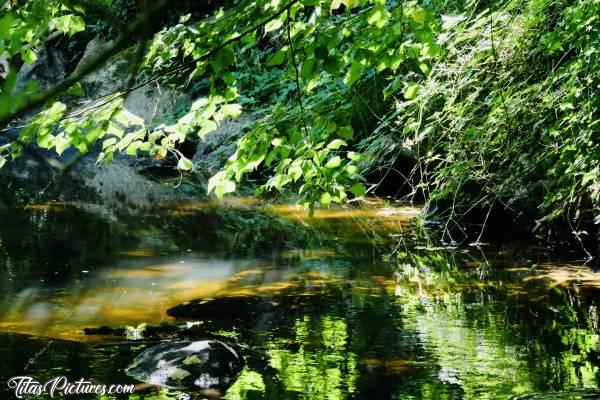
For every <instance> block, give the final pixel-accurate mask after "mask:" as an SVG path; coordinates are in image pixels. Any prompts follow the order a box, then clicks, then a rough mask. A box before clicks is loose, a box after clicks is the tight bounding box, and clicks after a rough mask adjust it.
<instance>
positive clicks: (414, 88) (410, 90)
mask: <svg viewBox="0 0 600 400" xmlns="http://www.w3.org/2000/svg"><path fill="white" fill-rule="evenodd" d="M420 88H421V87H420V86H419V84H418V83H416V82H409V83H408V84H407V85H406V87H405V88H404V92H402V94H403V95H404V98H405V99H407V100H413V99H414V98H416V97H417V94H419V89H420Z"/></svg>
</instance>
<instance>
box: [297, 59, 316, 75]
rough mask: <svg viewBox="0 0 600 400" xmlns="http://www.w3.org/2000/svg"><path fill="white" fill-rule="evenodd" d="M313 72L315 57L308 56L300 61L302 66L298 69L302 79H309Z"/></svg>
mask: <svg viewBox="0 0 600 400" xmlns="http://www.w3.org/2000/svg"><path fill="white" fill-rule="evenodd" d="M314 72H315V59H314V58H309V59H307V60H306V61H304V62H303V63H302V67H301V69H300V77H301V78H302V79H303V80H305V81H307V80H309V79H310V78H311V77H312V76H313V73H314Z"/></svg>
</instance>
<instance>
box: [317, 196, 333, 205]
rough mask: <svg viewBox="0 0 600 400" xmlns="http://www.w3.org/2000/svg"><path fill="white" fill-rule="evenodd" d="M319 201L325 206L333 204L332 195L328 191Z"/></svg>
mask: <svg viewBox="0 0 600 400" xmlns="http://www.w3.org/2000/svg"><path fill="white" fill-rule="evenodd" d="M319 203H321V204H323V205H324V206H325V207H329V205H330V204H331V195H330V194H329V193H327V192H325V193H323V194H322V195H321V198H320V199H319Z"/></svg>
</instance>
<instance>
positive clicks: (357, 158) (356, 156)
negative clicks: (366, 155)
mask: <svg viewBox="0 0 600 400" xmlns="http://www.w3.org/2000/svg"><path fill="white" fill-rule="evenodd" d="M348 158H349V159H350V160H352V161H360V160H361V159H362V155H361V154H359V153H356V152H354V151H349V152H348Z"/></svg>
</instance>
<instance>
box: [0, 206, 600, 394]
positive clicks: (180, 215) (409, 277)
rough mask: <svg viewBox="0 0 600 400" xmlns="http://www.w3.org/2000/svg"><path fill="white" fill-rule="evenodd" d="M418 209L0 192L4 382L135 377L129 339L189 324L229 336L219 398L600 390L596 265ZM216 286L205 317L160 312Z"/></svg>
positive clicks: (147, 341)
mask: <svg viewBox="0 0 600 400" xmlns="http://www.w3.org/2000/svg"><path fill="white" fill-rule="evenodd" d="M418 213H419V210H418V209H417V208H413V207H405V206H402V205H399V204H393V203H392V204H390V203H385V202H382V201H375V200H372V201H370V202H369V204H362V205H355V206H352V207H347V208H340V209H329V210H318V211H317V212H316V214H315V216H314V218H312V219H309V218H307V215H306V212H305V211H304V210H303V209H301V208H298V207H296V206H292V205H277V204H264V203H255V202H254V201H252V200H249V199H237V200H231V201H229V202H227V203H221V204H215V203H210V202H208V203H188V204H184V205H171V206H166V207H164V208H161V209H158V210H152V212H148V213H147V214H143V215H135V216H131V215H127V216H124V215H118V214H113V213H111V212H108V211H106V210H101V209H99V210H88V211H82V210H79V209H75V208H73V207H70V206H68V205H65V204H61V203H50V204H39V205H30V206H26V207H18V208H10V209H6V208H4V209H0V221H1V224H0V359H1V360H2V364H1V367H0V380H2V382H3V385H4V386H3V388H2V390H1V391H0V398H5V397H6V398H10V397H9V396H10V393H9V392H8V391H7V388H6V384H5V383H4V382H6V381H7V380H8V379H9V378H10V377H11V376H16V375H28V376H33V377H35V378H36V379H38V380H40V381H45V380H48V379H50V378H52V377H55V376H58V375H65V376H67V377H69V378H70V379H71V380H77V379H79V378H81V377H84V378H86V379H89V380H92V381H94V382H98V383H106V384H111V383H135V382H136V381H135V380H134V379H133V378H131V377H129V376H127V375H126V374H125V372H124V369H125V368H126V367H127V366H128V365H129V364H130V363H131V361H132V359H133V358H134V357H135V356H136V354H139V353H140V352H141V351H142V350H144V349H145V348H147V347H148V346H150V345H152V344H154V343H156V342H157V341H160V340H165V339H175V338H194V337H219V338H224V340H229V341H230V342H233V343H236V344H237V345H238V346H239V347H240V348H241V349H242V352H243V353H244V355H245V358H246V366H245V368H244V370H243V372H242V373H241V375H240V376H239V378H238V379H237V381H236V383H235V384H234V385H233V386H232V387H230V388H229V389H228V390H227V391H226V392H225V393H224V394H223V395H224V397H225V398H227V399H263V398H266V399H332V400H333V399H474V400H478V399H513V398H515V399H516V398H536V399H537V398H539V399H542V398H543V399H577V398H600V390H598V389H599V386H600V372H599V367H600V336H599V335H600V328H599V314H598V305H599V304H598V303H600V297H599V296H598V295H599V294H600V274H595V273H593V272H592V271H591V270H590V268H589V267H587V266H585V265H583V264H582V263H581V262H577V261H564V260H561V261H557V260H553V259H551V258H549V257H548V255H547V252H546V251H545V250H544V249H543V248H539V247H536V246H533V245H524V244H519V243H512V244H507V243H504V244H489V245H486V246H483V247H472V246H464V247H459V248H456V247H446V246H441V245H440V244H439V243H438V242H436V241H435V240H434V239H431V238H430V237H429V236H430V234H431V232H428V231H427V230H424V229H422V228H419V227H418V226H417V225H415V224H414V218H415V217H416V216H417V215H418ZM223 298H227V299H228V301H225V302H221V303H217V304H222V305H221V306H218V307H221V308H218V309H217V310H216V312H215V313H214V315H212V316H210V318H199V319H194V318H183V319H182V318H180V319H177V320H176V319H175V318H172V317H170V316H169V315H167V310H168V309H170V308H171V307H174V306H177V305H179V304H182V303H185V302H187V301H190V300H194V299H206V300H210V299H223ZM213 301H214V300H213ZM249 305H250V306H249ZM106 327H109V328H122V329H119V330H118V331H115V330H111V329H109V328H106ZM90 328H91V329H90ZM98 328H101V329H98ZM189 396H191V397H192V398H194V396H196V395H194V394H184V393H176V392H169V391H165V390H163V391H162V392H160V393H157V392H155V391H140V392H137V393H136V394H135V395H133V396H130V397H129V398H132V399H135V398H140V399H142V398H143V399H153V398H157V399H166V398H188V397H189ZM76 397H77V398H85V397H80V396H76ZM69 398H73V397H69ZM105 398H111V397H105Z"/></svg>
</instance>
